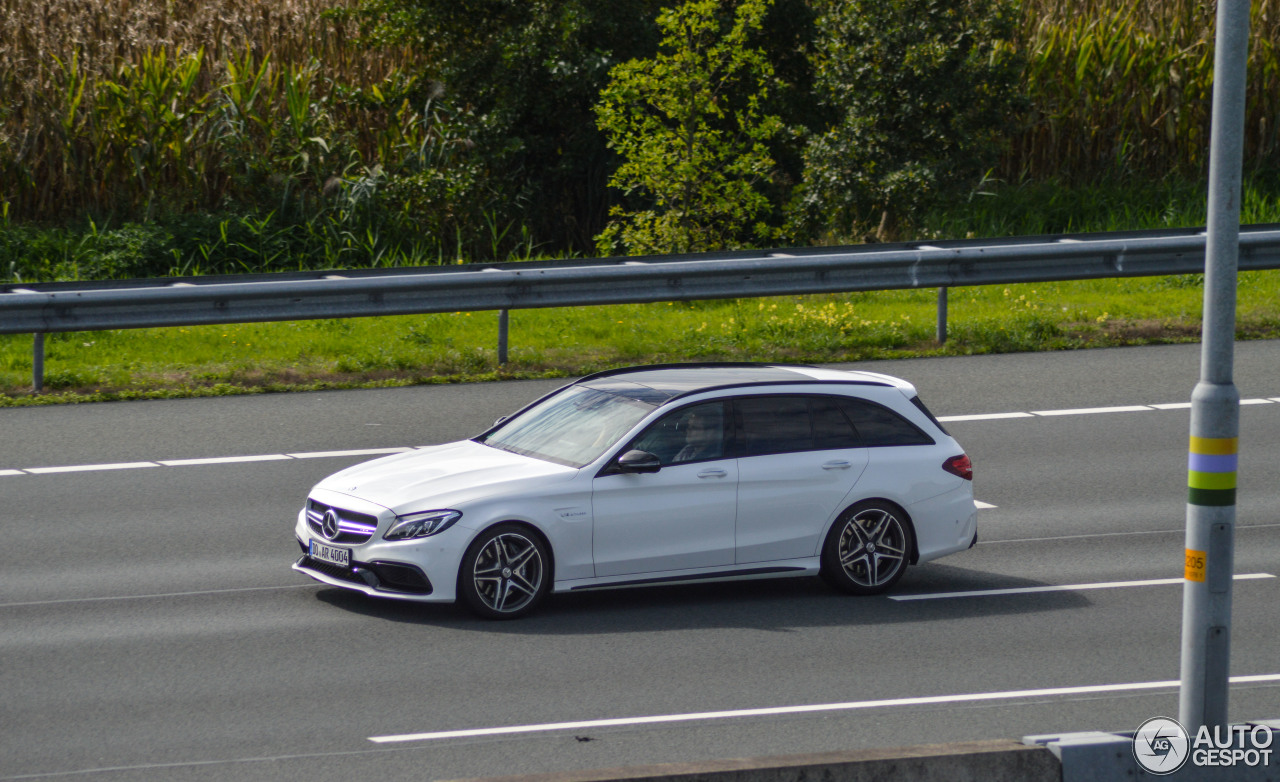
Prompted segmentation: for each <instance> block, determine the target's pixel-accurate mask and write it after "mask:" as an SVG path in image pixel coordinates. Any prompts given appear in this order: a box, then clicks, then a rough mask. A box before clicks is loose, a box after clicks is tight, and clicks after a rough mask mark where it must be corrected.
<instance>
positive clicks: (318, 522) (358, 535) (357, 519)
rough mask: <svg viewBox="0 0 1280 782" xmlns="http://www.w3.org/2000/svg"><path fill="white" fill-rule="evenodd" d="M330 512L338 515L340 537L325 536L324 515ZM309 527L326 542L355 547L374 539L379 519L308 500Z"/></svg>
mask: <svg viewBox="0 0 1280 782" xmlns="http://www.w3.org/2000/svg"><path fill="white" fill-rule="evenodd" d="M329 511H333V512H334V513H336V514H338V535H337V537H334V538H329V537H328V536H326V535H325V534H324V515H325V514H326V513H328V512H329ZM307 526H308V527H310V528H311V531H312V532H314V533H316V534H317V535H319V536H321V537H323V538H325V539H326V540H332V541H333V542H334V543H344V544H346V545H348V546H355V545H359V544H361V543H364V542H365V541H366V540H368V539H369V538H371V537H373V533H374V532H376V531H377V530H378V518H377V517H376V516H370V515H369V514H367V513H356V512H355V511H350V510H344V509H342V508H338V507H335V506H333V505H325V504H324V503H323V502H316V501H315V500H307Z"/></svg>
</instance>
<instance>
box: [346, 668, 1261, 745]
mask: <svg viewBox="0 0 1280 782" xmlns="http://www.w3.org/2000/svg"><path fill="white" fill-rule="evenodd" d="M1230 681H1231V683H1232V684H1255V683H1260V682H1280V673H1269V674H1260V675H1255V676H1232V677H1231V679H1230ZM1181 684H1182V683H1181V682H1180V681H1177V680H1172V681H1162V682H1129V683H1124V684H1093V685H1085V686H1083V687H1045V688H1041V689H1035V690H1008V691H1006V692H977V693H968V694H964V695H933V696H925V697H918V698H892V699H888V700H876V701H849V702H847V703H818V704H811V705H805V706H775V707H772V708H762V709H735V710H732V711H704V712H695V713H692V714H662V715H656V716H650V717H622V718H617V719H603V720H580V721H577V722H549V723H544V724H541V725H509V726H505V727H496V728H472V729H469V730H442V731H435V732H432V733H405V734H402V735H394V736H370V737H369V741H372V742H374V743H375V744H390V743H394V742H404V741H436V740H439V739H461V738H475V737H477V736H508V735H512V734H520V733H546V732H550V731H557V730H582V729H590V728H610V727H628V726H634V725H654V724H661V723H671V722H694V721H699V720H723V719H732V718H735V717H776V716H782V715H787V714H812V713H815V712H824V711H857V710H861V709H879V708H892V707H895V706H897V707H901V706H929V705H936V704H941V703H977V702H982V701H996V700H1013V699H1017V698H1045V697H1055V696H1064V695H1091V694H1095V693H1106V692H1134V691H1140V690H1160V689H1166V688H1171V687H1172V688H1177V687H1179V686H1181Z"/></svg>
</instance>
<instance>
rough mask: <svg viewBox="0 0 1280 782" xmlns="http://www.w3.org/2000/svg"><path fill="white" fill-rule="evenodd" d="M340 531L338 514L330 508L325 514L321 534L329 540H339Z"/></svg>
mask: <svg viewBox="0 0 1280 782" xmlns="http://www.w3.org/2000/svg"><path fill="white" fill-rule="evenodd" d="M340 531H341V530H340V529H339V528H338V514H337V513H335V512H334V511H333V509H332V508H330V509H329V510H327V511H325V513H324V523H323V524H322V525H321V526H320V532H321V533H323V534H324V536H325V537H326V538H328V539H329V540H337V539H338V533H339V532H340Z"/></svg>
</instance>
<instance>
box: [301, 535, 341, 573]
mask: <svg viewBox="0 0 1280 782" xmlns="http://www.w3.org/2000/svg"><path fill="white" fill-rule="evenodd" d="M307 556H309V557H311V558H312V559H318V560H320V561H321V562H330V563H332V564H334V565H342V566H343V567H351V549H349V548H338V547H337V546H330V545H329V544H327V543H319V542H317V541H314V540H313V541H311V544H310V548H309V549H308V551H307Z"/></svg>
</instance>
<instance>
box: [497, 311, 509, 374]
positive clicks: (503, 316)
mask: <svg viewBox="0 0 1280 782" xmlns="http://www.w3.org/2000/svg"><path fill="white" fill-rule="evenodd" d="M510 327H511V316H510V315H509V314H508V311H507V310H498V366H500V367H501V366H506V364H507V333H508V332H509V331H510Z"/></svg>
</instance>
